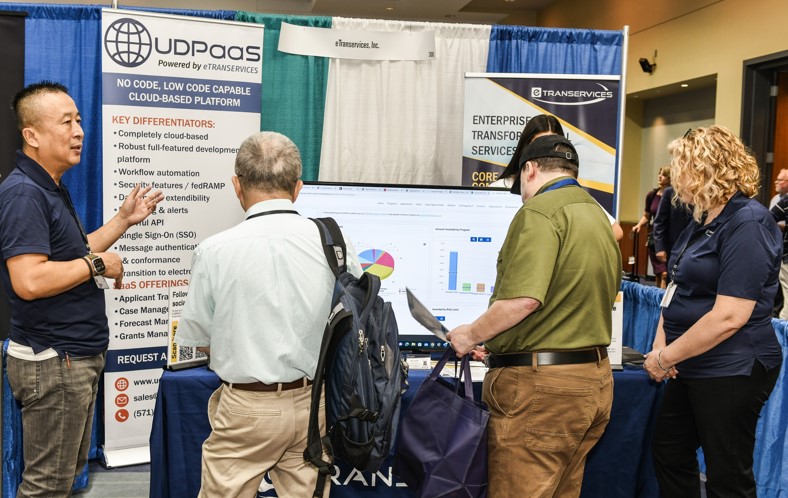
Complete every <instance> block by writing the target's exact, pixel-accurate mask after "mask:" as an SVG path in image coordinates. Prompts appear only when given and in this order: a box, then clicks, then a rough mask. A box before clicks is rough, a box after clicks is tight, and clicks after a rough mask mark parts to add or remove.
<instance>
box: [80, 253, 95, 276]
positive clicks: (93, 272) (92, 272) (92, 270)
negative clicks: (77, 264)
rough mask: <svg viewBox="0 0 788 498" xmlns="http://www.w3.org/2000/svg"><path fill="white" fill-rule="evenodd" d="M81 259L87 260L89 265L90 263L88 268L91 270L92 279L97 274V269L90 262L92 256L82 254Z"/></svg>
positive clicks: (86, 262)
mask: <svg viewBox="0 0 788 498" xmlns="http://www.w3.org/2000/svg"><path fill="white" fill-rule="evenodd" d="M80 259H81V260H82V261H84V262H85V264H87V265H88V270H89V271H90V276H89V277H88V279H91V278H93V277H94V276H95V275H96V272H95V270H94V269H93V265H92V264H91V263H90V258H88V257H87V256H82V257H81V258H80Z"/></svg>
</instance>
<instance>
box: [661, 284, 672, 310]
mask: <svg viewBox="0 0 788 498" xmlns="http://www.w3.org/2000/svg"><path fill="white" fill-rule="evenodd" d="M675 293H676V284H674V283H673V282H671V283H669V284H668V287H667V288H666V289H665V295H664V296H662V302H661V303H659V306H660V307H661V308H667V307H668V306H670V302H671V301H672V300H673V294H675Z"/></svg>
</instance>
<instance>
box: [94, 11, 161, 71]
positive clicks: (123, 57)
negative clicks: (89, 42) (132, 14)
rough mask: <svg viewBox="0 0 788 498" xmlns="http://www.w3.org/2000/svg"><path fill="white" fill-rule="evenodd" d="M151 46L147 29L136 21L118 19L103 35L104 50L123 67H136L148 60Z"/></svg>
mask: <svg viewBox="0 0 788 498" xmlns="http://www.w3.org/2000/svg"><path fill="white" fill-rule="evenodd" d="M151 46H152V44H151V36H150V32H148V28H146V27H145V26H143V24H142V23H141V22H139V21H137V20H136V19H130V18H128V17H124V18H123V19H118V20H117V21H115V22H113V23H112V24H110V25H109V28H107V32H106V33H105V34H104V50H106V51H107V55H109V58H110V59H112V60H113V61H115V62H116V63H117V64H119V65H121V66H123V67H137V66H139V65H141V64H142V63H143V62H145V61H146V60H148V57H150V51H151Z"/></svg>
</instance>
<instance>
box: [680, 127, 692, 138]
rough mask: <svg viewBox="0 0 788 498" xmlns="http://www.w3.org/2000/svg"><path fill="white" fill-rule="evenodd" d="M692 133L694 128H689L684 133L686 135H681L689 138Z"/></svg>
mask: <svg viewBox="0 0 788 498" xmlns="http://www.w3.org/2000/svg"><path fill="white" fill-rule="evenodd" d="M691 134H692V128H690V129H689V130H687V132H686V133H685V134H684V136H683V137H681V138H687V137H689V136H690V135H691Z"/></svg>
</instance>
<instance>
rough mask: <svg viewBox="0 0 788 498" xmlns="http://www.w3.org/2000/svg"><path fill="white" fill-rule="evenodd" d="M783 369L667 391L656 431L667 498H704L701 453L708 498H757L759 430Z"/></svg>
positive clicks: (678, 383)
mask: <svg viewBox="0 0 788 498" xmlns="http://www.w3.org/2000/svg"><path fill="white" fill-rule="evenodd" d="M779 374H780V368H779V367H778V368H774V369H772V370H771V371H767V370H766V368H765V367H764V366H763V365H762V364H761V362H759V361H757V360H756V361H755V364H754V366H753V368H752V374H751V375H749V376H746V375H739V376H732V377H716V378H708V379H683V378H681V374H679V377H677V378H676V379H673V380H669V381H668V383H667V385H666V386H665V394H664V397H663V399H662V408H661V410H660V414H659V417H658V419H657V425H656V429H655V431H654V447H653V450H654V466H655V470H656V474H657V480H658V481H659V487H660V491H661V495H662V496H663V497H664V498H699V497H700V480H699V473H698V462H697V459H696V450H697V449H698V446H700V447H702V448H703V454H704V457H705V459H706V496H708V498H717V497H720V498H722V497H724V498H735V497H752V498H755V496H756V493H755V479H754V477H753V473H752V460H753V456H752V454H753V450H754V449H755V428H756V425H757V424H758V417H759V415H760V413H761V408H762V407H763V405H764V403H765V402H766V400H767V399H768V398H769V394H771V392H772V389H773V388H774V384H775V383H776V382H777V377H778V376H779Z"/></svg>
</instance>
